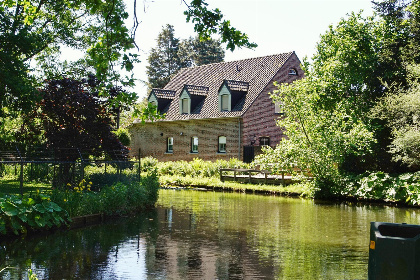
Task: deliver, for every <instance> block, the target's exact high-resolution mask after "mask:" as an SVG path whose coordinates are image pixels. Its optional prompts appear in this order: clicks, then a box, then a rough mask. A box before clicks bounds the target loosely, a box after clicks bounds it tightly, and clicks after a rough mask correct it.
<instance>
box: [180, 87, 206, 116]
mask: <svg viewBox="0 0 420 280" xmlns="http://www.w3.org/2000/svg"><path fill="white" fill-rule="evenodd" d="M208 91H209V88H208V87H202V86H194V85H184V88H183V89H182V92H181V95H180V96H179V113H180V114H199V113H200V110H201V107H202V106H203V103H204V101H205V99H206V97H207V93H208Z"/></svg>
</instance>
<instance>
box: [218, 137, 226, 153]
mask: <svg viewBox="0 0 420 280" xmlns="http://www.w3.org/2000/svg"><path fill="white" fill-rule="evenodd" d="M217 152H218V153H226V136H219V138H218V151H217Z"/></svg>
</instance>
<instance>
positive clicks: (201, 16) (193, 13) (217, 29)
mask: <svg viewBox="0 0 420 280" xmlns="http://www.w3.org/2000/svg"><path fill="white" fill-rule="evenodd" d="M207 6H208V4H207V3H206V2H205V1H204V0H192V1H191V3H190V4H189V5H187V7H188V10H187V11H185V12H184V14H185V15H186V16H187V22H190V21H191V22H192V23H194V31H195V32H197V33H198V34H199V36H200V40H208V39H210V38H211V36H212V35H213V34H219V35H220V36H221V40H222V43H226V42H227V46H226V48H227V49H229V50H231V51H233V50H234V49H235V47H247V48H256V47H257V44H255V43H251V42H249V40H248V36H247V35H246V34H244V33H242V32H241V31H239V30H237V29H236V28H234V27H232V26H231V25H230V21H229V20H223V15H222V13H221V11H220V10H219V9H214V10H209V9H207Z"/></svg>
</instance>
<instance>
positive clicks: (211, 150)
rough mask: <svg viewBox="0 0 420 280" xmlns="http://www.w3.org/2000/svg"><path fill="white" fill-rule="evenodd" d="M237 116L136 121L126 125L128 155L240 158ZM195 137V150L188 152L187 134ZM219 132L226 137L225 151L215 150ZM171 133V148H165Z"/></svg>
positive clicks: (173, 158) (168, 159) (172, 158)
mask: <svg viewBox="0 0 420 280" xmlns="http://www.w3.org/2000/svg"><path fill="white" fill-rule="evenodd" d="M240 126H242V124H241V121H240V119H239V118H224V119H207V120H189V121H160V122H155V123H145V124H141V123H136V124H133V125H132V126H131V127H130V134H131V155H132V156H137V155H138V151H139V149H140V150H141V157H146V156H152V157H154V158H157V159H158V160H159V161H170V160H171V161H177V160H186V161H189V160H192V159H194V158H197V157H199V158H201V159H203V160H212V161H215V160H218V159H224V160H229V159H230V158H238V157H239V158H241V159H242V147H240V145H241V144H242V143H240V129H241V128H240ZM193 136H196V137H198V153H192V152H191V137H193ZM219 136H225V137H226V153H219V152H218V140H219V139H218V138H219ZM168 137H173V140H174V144H173V152H172V153H168V152H167V139H168Z"/></svg>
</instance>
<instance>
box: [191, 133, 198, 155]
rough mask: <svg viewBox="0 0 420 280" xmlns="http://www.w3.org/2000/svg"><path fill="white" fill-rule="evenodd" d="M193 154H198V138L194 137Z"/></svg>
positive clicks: (192, 142)
mask: <svg viewBox="0 0 420 280" xmlns="http://www.w3.org/2000/svg"><path fill="white" fill-rule="evenodd" d="M191 153H194V154H196V153H198V137H197V136H193V137H191Z"/></svg>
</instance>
